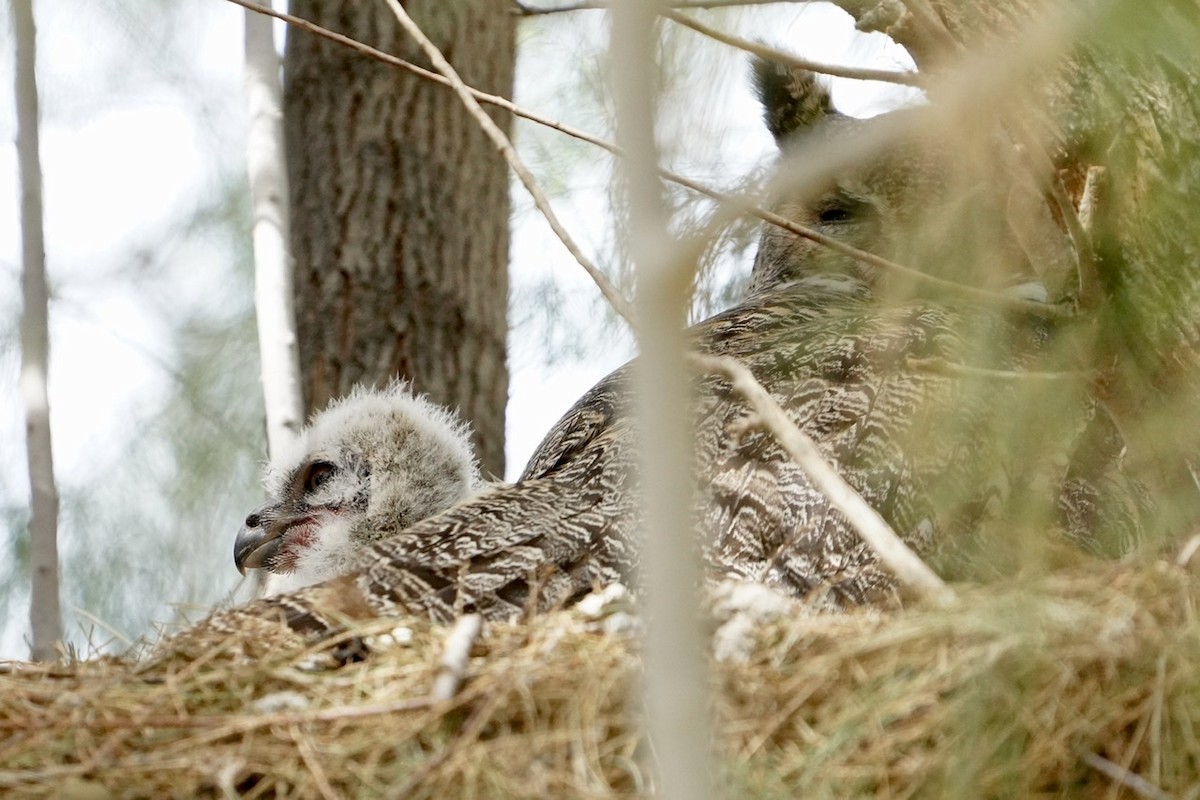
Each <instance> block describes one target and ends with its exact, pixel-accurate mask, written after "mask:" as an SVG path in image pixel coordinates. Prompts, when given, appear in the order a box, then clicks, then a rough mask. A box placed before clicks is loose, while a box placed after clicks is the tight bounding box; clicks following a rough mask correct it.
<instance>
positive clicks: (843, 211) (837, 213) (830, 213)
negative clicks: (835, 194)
mask: <svg viewBox="0 0 1200 800" xmlns="http://www.w3.org/2000/svg"><path fill="white" fill-rule="evenodd" d="M853 216H854V215H853V214H851V213H850V209H848V208H845V207H844V206H830V207H829V208H824V209H821V222H846V221H847V220H849V219H850V218H851V217H853Z"/></svg>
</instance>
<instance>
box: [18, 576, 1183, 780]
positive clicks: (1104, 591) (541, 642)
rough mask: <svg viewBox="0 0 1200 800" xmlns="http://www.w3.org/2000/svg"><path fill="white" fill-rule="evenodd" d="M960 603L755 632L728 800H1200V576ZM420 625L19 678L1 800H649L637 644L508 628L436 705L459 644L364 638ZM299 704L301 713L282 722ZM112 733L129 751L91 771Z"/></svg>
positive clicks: (968, 598)
mask: <svg viewBox="0 0 1200 800" xmlns="http://www.w3.org/2000/svg"><path fill="white" fill-rule="evenodd" d="M956 589H957V591H958V594H959V598H960V602H958V603H956V604H955V605H953V606H950V607H947V608H939V607H936V606H932V605H930V606H922V605H919V604H918V605H916V606H910V607H909V608H907V609H904V610H902V611H894V612H879V611H871V610H863V611H852V612H848V613H842V614H828V613H817V612H814V611H813V610H812V609H811V608H808V607H806V606H805V605H804V604H803V603H802V602H798V601H792V602H791V603H790V605H789V606H788V609H789V610H788V611H786V613H783V614H781V615H779V616H777V617H775V618H773V619H771V620H765V621H761V622H759V623H758V624H756V625H755V626H754V627H753V628H752V629H751V640H750V642H749V647H748V650H747V652H746V657H745V658H744V659H742V660H738V661H736V662H720V663H715V664H713V667H712V669H713V687H714V703H715V706H716V709H717V717H718V727H717V737H716V742H717V761H716V763H717V764H718V765H720V766H719V770H720V771H722V772H723V773H724V775H725V778H724V781H725V794H726V795H727V796H731V797H736V796H752V797H764V798H769V797H780V798H782V797H792V796H796V794H797V793H798V792H799V791H800V789H801V788H802V789H803V795H804V796H805V797H813V798H818V799H827V800H835V799H838V798H846V797H863V798H865V797H870V798H872V799H873V800H900V798H912V797H921V798H932V800H951V798H955V800H957V798H961V797H968V796H969V797H972V798H979V799H980V800H1004V799H1005V798H1011V797H1034V796H1048V797H1051V796H1052V797H1064V798H1080V800H1083V799H1084V798H1101V797H1106V796H1108V794H1109V793H1110V792H1112V791H1113V790H1114V789H1116V790H1117V792H1118V796H1127V797H1134V796H1137V793H1136V790H1135V788H1134V787H1135V786H1136V787H1142V788H1153V789H1156V790H1157V791H1159V792H1160V793H1161V794H1159V795H1154V794H1146V795H1143V796H1147V797H1163V796H1170V797H1188V796H1194V792H1196V791H1197V790H1200V779H1198V778H1197V774H1196V771H1195V765H1196V764H1197V763H1200V716H1197V715H1196V713H1195V709H1196V707H1197V703H1198V702H1200V674H1197V671H1196V669H1195V664H1196V663H1197V661H1200V631H1197V629H1196V625H1195V621H1194V619H1193V616H1194V609H1195V608H1196V606H1197V604H1198V603H1200V576H1196V575H1193V574H1191V573H1190V572H1189V571H1187V570H1183V569H1179V568H1178V567H1176V566H1174V565H1173V564H1170V563H1163V562H1152V563H1146V564H1142V565H1138V566H1131V565H1114V564H1106V563H1099V562H1090V563H1083V564H1080V565H1079V566H1077V567H1073V568H1069V569H1064V570H1063V571H1062V572H1060V573H1059V574H1057V575H1052V576H1042V577H1038V578H1028V579H1022V578H1013V579H1011V580H1005V581H1001V582H997V583H996V584H995V585H991V586H983V587H980V586H969V585H963V586H958V587H956ZM717 622H718V623H720V620H717ZM397 624H403V625H405V626H406V627H408V628H410V629H411V631H412V639H411V641H408V642H407V643H399V642H395V641H393V642H391V643H385V644H383V645H380V646H373V649H372V652H371V653H370V654H369V655H368V656H367V659H366V661H364V662H361V663H351V664H347V665H345V666H343V667H341V668H337V669H331V668H324V667H321V666H319V665H318V666H314V665H313V664H312V656H313V652H314V651H313V648H311V647H300V648H298V649H294V650H285V651H273V652H271V653H270V655H269V657H265V658H262V659H258V660H254V661H247V660H245V659H244V658H242V659H238V658H233V657H231V656H230V651H228V650H227V649H226V644H227V642H226V640H225V637H224V636H222V637H220V638H215V639H213V640H212V641H211V643H210V644H209V645H208V646H209V648H210V651H211V652H213V653H215V655H214V656H213V657H210V658H208V659H207V660H206V662H205V666H204V667H203V668H202V669H198V670H192V669H188V668H187V667H188V666H189V665H188V664H186V663H173V662H162V663H160V664H159V665H158V667H157V668H156V669H154V670H150V671H147V670H146V669H145V667H144V666H140V665H138V664H136V663H129V662H125V661H121V660H117V659H112V658H106V659H99V660H95V661H85V662H76V663H72V664H65V665H64V664H59V665H49V664H25V665H21V666H20V667H19V668H15V669H11V670H10V671H9V672H8V673H6V674H0V723H2V725H0V731H3V735H0V786H3V787H4V788H5V790H6V791H7V792H8V795H7V796H11V797H16V798H24V797H46V796H63V795H64V793H67V792H68V790H69V791H70V792H72V793H73V795H72V796H80V797H82V796H96V797H100V796H142V797H164V796H165V797H170V796H187V797H214V796H216V797H220V796H222V795H223V790H222V786H226V787H229V788H232V789H234V790H235V791H236V792H237V793H238V794H241V795H243V796H248V797H263V796H276V795H280V796H289V797H322V796H325V795H327V794H328V795H329V796H339V795H340V796H349V797H382V796H390V797H396V796H410V797H414V798H441V797H460V796H476V797H608V798H622V799H624V798H629V799H630V800H632V798H644V797H647V796H648V790H647V788H646V786H647V783H646V781H647V778H646V776H647V775H648V774H651V773H652V772H653V769H654V767H653V764H651V763H649V761H648V758H647V753H648V750H647V748H646V746H645V739H644V731H643V727H642V720H641V716H640V712H639V711H638V709H637V707H636V706H631V705H630V703H629V697H630V696H631V692H632V691H633V688H634V686H635V685H636V680H637V675H638V672H639V670H640V669H641V655H640V646H639V644H638V641H639V640H638V637H636V636H632V635H628V634H615V633H609V632H606V630H605V625H604V622H603V620H597V619H594V618H589V617H586V616H585V615H583V614H582V613H581V612H579V611H575V610H567V611H562V612H555V613H552V614H547V615H543V616H539V617H536V618H534V619H533V620H530V621H528V622H520V623H513V624H503V625H492V626H489V628H488V629H487V630H486V631H485V632H484V633H483V634H482V635H481V636H480V637H479V638H478V639H477V640H476V642H475V644H474V647H473V653H474V655H475V657H474V658H472V659H471V661H470V662H469V663H468V665H467V666H466V667H465V669H464V672H463V687H462V689H461V690H460V691H459V692H458V693H457V694H456V695H455V696H454V698H453V700H452V701H450V702H448V703H439V704H430V703H429V701H428V699H427V698H426V697H425V694H426V691H427V690H428V687H429V685H430V683H431V682H432V680H433V678H434V675H435V674H436V673H437V670H438V662H439V658H440V655H441V652H442V650H443V642H444V638H445V629H438V628H436V627H434V626H432V625H430V624H429V623H426V622H423V621H420V620H400V621H397V620H381V621H378V622H375V623H372V624H370V625H364V626H362V627H361V629H359V630H357V631H355V633H356V634H357V635H359V636H361V637H363V638H364V639H367V640H370V638H371V636H372V635H373V634H377V633H382V632H385V631H387V630H391V629H393V628H395V627H396V626H397ZM167 686H169V687H170V691H169V692H164V691H163V689H164V687H167ZM279 698H284V699H288V698H290V700H289V701H288V702H287V703H284V704H283V707H284V708H285V709H286V710H271V709H273V708H274V709H278V708H280V701H279ZM412 698H419V699H418V700H413V699H412ZM115 730H121V731H127V732H128V733H129V735H128V736H127V737H124V738H122V739H121V740H120V741H119V743H118V744H117V746H115V747H113V748H112V749H111V751H110V752H108V754H107V757H106V758H105V760H103V761H96V760H94V759H92V758H90V757H89V756H90V755H91V754H92V753H94V752H96V748H97V747H98V746H99V745H100V744H101V743H102V742H103V741H104V738H105V736H106V735H107V734H108V733H110V732H112V731H115ZM1156 730H1157V731H1158V733H1155V731H1156ZM1086 754H1091V756H1089V755H1086ZM1099 759H1103V762H1107V763H1108V764H1109V765H1110V766H1111V767H1113V768H1115V769H1108V770H1105V768H1104V767H1101V766H1098V765H1099V764H1101V763H1103V762H1101V761H1100V760H1099ZM1138 779H1141V780H1142V781H1144V783H1142V782H1139V780H1138ZM68 782H69V783H68ZM400 789H404V791H405V792H407V793H408V794H407V795H405V794H402V793H400V792H399V790H400ZM104 793H107V794H104Z"/></svg>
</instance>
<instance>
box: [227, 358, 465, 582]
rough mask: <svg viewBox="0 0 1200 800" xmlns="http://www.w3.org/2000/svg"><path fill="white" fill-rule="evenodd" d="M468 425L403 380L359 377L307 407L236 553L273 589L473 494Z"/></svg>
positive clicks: (342, 568) (331, 572) (240, 563)
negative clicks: (383, 383)
mask: <svg viewBox="0 0 1200 800" xmlns="http://www.w3.org/2000/svg"><path fill="white" fill-rule="evenodd" d="M469 434H470V431H469V429H468V428H467V426H466V425H465V424H464V423H463V422H462V421H461V420H459V419H458V418H457V417H456V416H455V415H454V414H453V413H451V412H450V411H448V410H446V409H443V408H442V407H440V406H437V405H435V404H434V403H432V402H430V401H429V400H427V399H426V398H424V397H422V396H420V395H416V394H414V393H413V392H412V389H411V388H410V387H409V386H408V385H407V384H405V383H403V382H399V381H397V382H394V383H392V384H391V385H390V386H388V387H387V388H386V389H384V390H382V391H375V390H371V389H365V388H362V387H358V388H356V389H355V390H354V392H353V393H352V394H351V395H350V396H349V397H347V398H345V399H343V400H341V401H338V402H335V403H333V404H331V405H330V406H329V407H328V408H327V409H325V410H324V411H322V412H321V413H319V414H317V415H316V416H315V417H313V420H312V422H311V423H310V424H309V426H308V427H307V428H305V429H304V430H303V431H302V432H301V434H300V436H299V437H298V438H297V440H296V441H295V442H293V444H292V446H291V447H290V448H289V449H288V450H287V451H286V452H284V453H281V454H278V455H277V456H276V457H275V459H274V460H273V462H272V463H271V464H270V466H269V468H268V469H267V473H266V480H265V484H266V490H267V494H268V495H269V496H270V498H271V499H270V500H269V501H268V502H267V503H266V504H264V505H263V506H261V507H259V508H257V509H255V510H254V511H252V512H251V513H250V514H249V516H247V517H246V522H245V524H244V525H243V526H242V529H241V531H240V532H239V533H238V536H237V539H236V541H235V543H234V563H235V564H236V566H237V568H238V569H239V570H240V571H241V572H242V573H243V574H244V573H245V571H246V569H247V568H261V569H265V570H267V572H268V573H269V574H268V577H267V580H266V581H265V585H264V589H265V592H266V594H268V595H273V594H279V593H282V592H286V591H289V590H292V589H298V588H300V587H303V586H309V585H311V584H314V583H319V582H321V581H324V580H328V579H330V578H333V577H336V576H338V575H342V574H344V573H345V572H348V571H349V570H350V569H352V567H353V559H354V558H355V557H356V556H357V555H358V554H359V553H361V551H362V550H363V549H365V548H366V547H367V545H369V544H371V543H372V542H375V541H378V540H379V539H381V538H383V537H386V536H387V535H388V534H389V533H392V532H395V531H398V530H402V529H404V528H406V527H408V526H409V525H411V524H412V523H414V522H417V521H418V520H421V519H424V518H425V517H428V516H431V515H433V514H436V513H437V512H439V511H442V510H444V509H446V508H449V507H450V506H452V505H454V504H455V503H457V502H459V501H461V500H463V499H465V498H467V497H469V496H471V495H472V494H475V493H476V492H478V491H479V490H480V489H481V488H482V485H483V483H482V479H481V478H480V476H479V469H478V466H477V465H476V462H475V458H474V454H473V451H472V449H471V444H470V438H469Z"/></svg>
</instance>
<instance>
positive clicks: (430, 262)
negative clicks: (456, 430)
mask: <svg viewBox="0 0 1200 800" xmlns="http://www.w3.org/2000/svg"><path fill="white" fill-rule="evenodd" d="M406 7H407V10H408V12H409V13H410V14H411V15H412V16H413V17H414V19H415V20H416V21H417V23H418V24H420V25H421V26H422V27H423V28H424V29H425V31H426V33H427V34H429V36H430V37H431V38H432V39H433V40H434V42H435V44H437V45H438V47H439V48H441V50H442V51H443V52H444V53H445V54H446V56H447V58H449V59H450V61H451V62H452V63H453V64H454V66H455V68H456V69H457V70H458V71H459V72H460V74H461V75H462V77H463V79H464V80H465V81H466V82H467V83H468V84H469V85H471V86H475V87H477V88H479V89H482V90H484V91H487V92H491V93H494V94H499V95H505V96H509V95H511V93H512V80H513V68H514V62H515V19H514V17H513V15H512V14H511V13H509V8H508V5H507V4H506V3H503V2H501V1H500V0H456V2H438V1H437V0H421V1H420V2H411V3H408V4H407V6H406ZM292 11H293V13H296V14H297V15H299V16H302V17H305V18H307V19H310V20H312V21H314V22H316V23H318V24H320V25H323V26H325V27H329V28H332V29H334V30H337V31H339V32H341V33H344V34H346V35H348V36H352V37H354V38H355V39H358V40H360V41H363V42H366V43H368V44H371V45H373V46H375V47H379V48H380V49H383V50H385V51H388V52H391V53H395V54H396V55H399V56H401V57H403V58H407V59H410V60H412V61H414V62H415V63H418V64H422V65H425V59H424V58H423V57H422V56H421V55H420V53H419V51H418V50H417V48H416V47H415V46H414V45H413V44H412V43H411V42H410V41H408V40H407V39H406V38H405V37H404V36H403V34H402V33H400V32H399V30H398V26H397V24H396V21H395V18H394V17H393V15H392V14H391V12H390V11H389V10H388V8H387V6H386V5H385V4H384V3H382V2H366V1H365V0H355V1H354V2H343V3H322V2H317V0H297V1H296V2H294V3H293V7H292ZM284 66H285V87H284V115H285V121H286V126H285V127H286V130H287V145H288V170H289V179H290V190H291V199H292V244H293V254H294V256H295V259H296V284H297V316H298V323H299V332H300V360H301V369H302V371H303V373H304V384H305V388H306V394H307V405H308V408H309V409H310V410H311V409H314V408H319V407H321V406H323V405H324V404H325V403H326V402H327V401H328V400H329V399H330V398H331V397H336V396H338V395H342V394H345V393H346V392H348V391H349V389H350V387H351V386H352V385H354V384H355V383H368V384H380V383H383V382H386V381H387V380H388V379H389V378H391V377H392V376H395V375H401V376H404V377H406V378H408V379H410V380H412V382H413V383H414V384H415V386H416V388H417V389H418V390H420V391H422V392H426V393H427V394H429V395H430V397H431V398H432V399H433V400H434V401H436V402H438V403H443V404H447V405H450V406H454V407H457V408H458V409H460V410H461V411H462V413H463V414H464V416H465V417H466V418H467V419H468V420H470V422H471V424H472V427H473V428H474V430H475V441H476V446H477V449H478V452H479V456H480V461H481V463H482V465H483V467H484V469H485V470H487V471H490V472H492V473H495V474H497V475H502V474H503V470H504V448H503V444H504V407H505V403H506V401H507V396H508V373H507V367H506V364H505V352H506V350H505V347H506V342H505V340H506V334H507V317H506V315H507V295H508V280H507V264H508V213H509V203H508V175H507V172H506V169H505V166H504V164H503V162H502V161H501V160H500V158H499V157H498V155H497V154H496V152H495V150H494V148H493V147H492V146H491V144H490V143H489V142H488V141H487V139H486V138H485V137H484V135H483V134H482V133H481V132H480V131H479V130H478V127H477V125H476V124H475V123H474V122H473V121H472V120H471V119H470V117H469V115H468V114H467V113H466V111H465V110H464V109H463V108H462V104H461V103H460V102H459V101H458V99H457V98H456V97H455V96H454V94H453V93H452V92H450V91H448V90H446V89H444V88H443V87H440V86H437V85H434V84H432V83H429V82H426V81H422V80H419V79H417V78H414V77H412V76H410V75H407V74H405V73H402V72H400V71H397V70H395V69H393V68H391V67H388V66H386V65H381V64H378V63H375V62H372V61H369V60H367V59H364V58H363V57H362V56H360V55H357V54H355V53H353V52H351V51H348V50H347V49H345V48H343V47H339V46H338V45H334V44H331V43H329V42H326V41H322V40H320V39H317V38H316V37H312V36H308V35H306V34H304V33H302V32H296V31H293V32H291V33H290V34H289V37H288V45H287V51H286V55H285V60H284ZM490 113H493V114H494V118H495V119H496V120H497V122H499V123H500V124H501V125H502V126H503V127H505V128H507V126H508V115H507V114H504V113H503V112H498V111H492V112H490Z"/></svg>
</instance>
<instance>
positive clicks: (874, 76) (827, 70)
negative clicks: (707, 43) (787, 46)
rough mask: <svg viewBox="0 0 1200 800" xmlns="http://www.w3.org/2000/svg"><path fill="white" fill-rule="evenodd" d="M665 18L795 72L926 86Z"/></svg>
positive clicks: (911, 75) (670, 15) (905, 76)
mask: <svg viewBox="0 0 1200 800" xmlns="http://www.w3.org/2000/svg"><path fill="white" fill-rule="evenodd" d="M659 13H660V14H661V15H662V16H664V17H666V18H667V19H669V20H671V21H672V22H675V23H677V24H679V25H682V26H684V27H685V28H691V29H692V30H694V31H696V32H697V33H699V34H703V35H704V36H707V37H708V38H710V39H714V40H716V41H718V42H721V43H722V44H727V45H729V46H731V47H736V48H738V49H739V50H745V51H746V52H748V53H753V54H754V55H756V56H761V57H762V58H767V59H770V60H772V61H778V62H779V63H781V64H787V65H788V66H789V67H792V68H794V69H806V70H808V71H810V72H819V73H821V74H823V75H832V76H834V77H835V78H851V79H854V80H859V81H883V82H885V83H896V84H899V85H901V86H917V87H920V86H923V85H924V81H923V80H922V79H921V76H920V75H918V74H917V73H915V72H897V71H896V70H889V69H870V68H867V67H846V66H842V65H841V64H825V63H822V62H820V61H811V60H809V59H807V58H800V57H799V56H796V55H793V54H792V53H788V52H786V51H784V50H779V49H777V48H774V47H768V46H767V45H765V44H762V43H761V42H754V41H751V40H750V39H743V38H741V37H740V36H734V35H732V34H729V33H725V32H724V31H721V30H717V29H716V28H714V27H712V26H710V25H705V24H704V23H703V22H700V21H699V20H696V19H693V18H692V17H689V16H687V15H685V14H680V13H679V12H678V11H672V10H670V9H664V10H663V11H661V12H659Z"/></svg>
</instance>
